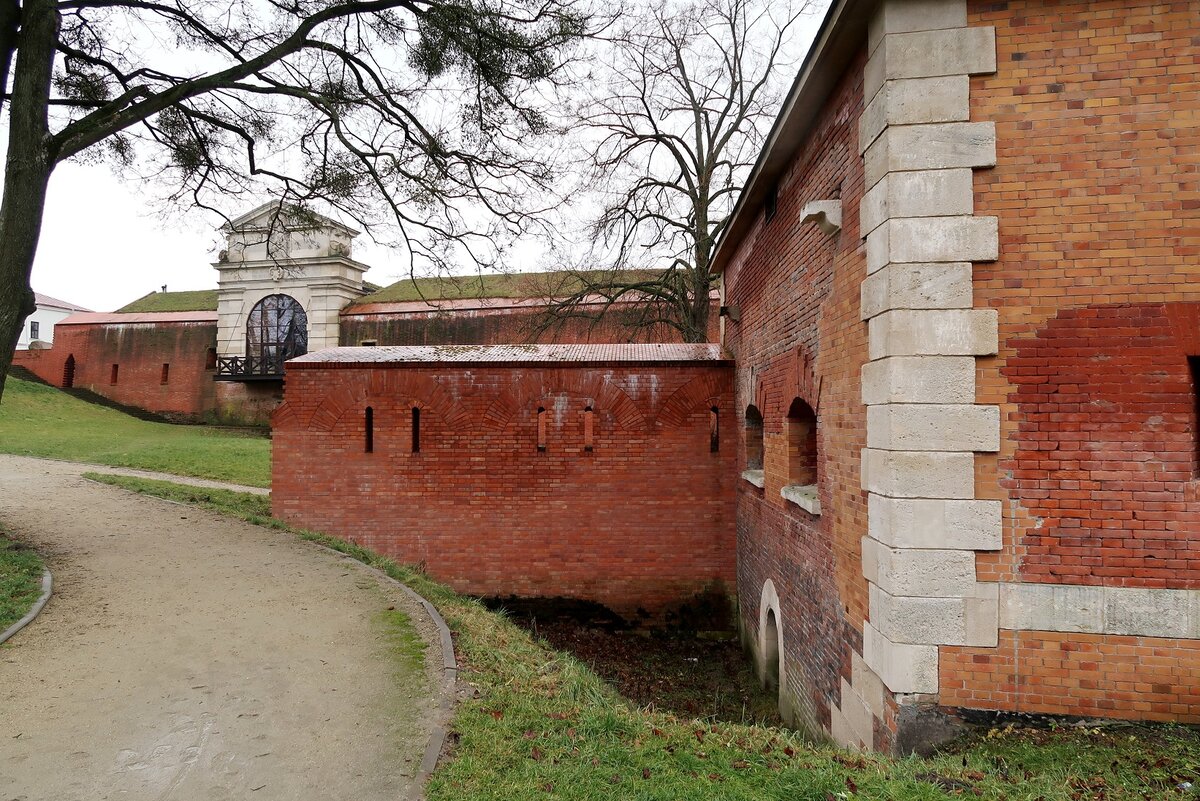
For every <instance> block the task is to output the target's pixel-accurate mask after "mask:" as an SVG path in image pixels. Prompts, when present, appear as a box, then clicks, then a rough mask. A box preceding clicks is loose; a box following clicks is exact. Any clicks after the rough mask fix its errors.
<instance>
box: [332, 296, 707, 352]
mask: <svg viewBox="0 0 1200 801" xmlns="http://www.w3.org/2000/svg"><path fill="white" fill-rule="evenodd" d="M484 303H485V304H486V303H487V302H486V301H485V302H484ZM718 311H719V308H718V304H717V303H716V302H714V304H713V307H712V311H711V314H710V315H709V336H708V341H709V342H716V341H717V340H718V338H719V333H718V324H717V320H718V315H717V313H718ZM642 323H643V313H642V312H641V311H639V310H638V309H637V308H634V307H630V308H619V307H618V308H615V309H613V310H612V311H611V312H609V313H608V314H606V315H605V316H604V317H603V318H601V319H600V320H599V321H593V320H587V319H568V320H562V321H558V322H555V323H553V324H551V325H549V326H547V325H546V323H545V319H544V310H543V309H541V308H540V307H538V306H531V305H528V304H519V305H512V302H511V301H507V300H503V299H500V300H497V301H496V302H495V305H482V304H471V305H468V304H465V303H462V302H459V303H458V304H456V306H455V307H447V308H445V309H442V310H439V309H433V308H430V307H428V306H425V305H424V304H417V303H403V304H400V303H388V304H384V303H379V304H370V305H363V306H352V307H350V308H349V309H347V310H346V311H345V312H343V313H342V324H341V338H340V343H341V344H342V345H359V344H361V343H362V342H364V341H375V342H376V344H379V345H446V344H461V345H508V344H517V343H549V342H554V343H560V344H581V343H626V342H680V341H681V339H680V336H679V332H678V331H677V330H675V329H674V328H671V327H670V326H668V325H663V324H661V323H660V324H653V325H643V324H642Z"/></svg>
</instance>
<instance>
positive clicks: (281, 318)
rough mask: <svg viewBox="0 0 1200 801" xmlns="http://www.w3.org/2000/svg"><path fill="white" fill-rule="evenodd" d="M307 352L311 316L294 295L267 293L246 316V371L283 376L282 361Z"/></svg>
mask: <svg viewBox="0 0 1200 801" xmlns="http://www.w3.org/2000/svg"><path fill="white" fill-rule="evenodd" d="M305 353H308V315H307V314H305V313H304V307H303V306H301V305H300V302H299V301H297V300H296V299H295V298H293V297H292V296H291V295H267V296H266V297H265V298H263V299H262V300H260V301H259V302H258V303H256V304H254V308H253V309H251V310H250V316H249V317H248V318H247V319H246V362H247V364H246V372H248V373H258V374H262V375H282V374H283V363H284V362H286V361H287V360H288V359H293V358H295V357H297V356H303V355H304V354H305Z"/></svg>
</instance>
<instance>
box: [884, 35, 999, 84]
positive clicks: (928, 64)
mask: <svg viewBox="0 0 1200 801" xmlns="http://www.w3.org/2000/svg"><path fill="white" fill-rule="evenodd" d="M995 71H996V29H995V28H992V27H977V28H975V27H973V28H948V29H942V30H930V31H913V32H910V33H889V34H887V35H885V36H883V37H882V39H881V41H880V42H879V45H878V46H877V47H876V48H875V49H874V51H873V52H872V53H871V57H870V58H869V59H868V60H867V65H866V67H865V68H864V70H863V95H864V97H865V98H866V99H867V100H868V101H870V100H871V99H872V98H874V97H875V95H876V93H877V92H879V90H880V89H881V88H882V87H883V84H884V82H885V81H892V80H896V79H898V78H935V77H939V76H943V75H984V74H987V73H991V72H995Z"/></svg>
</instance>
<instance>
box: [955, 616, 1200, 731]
mask: <svg viewBox="0 0 1200 801" xmlns="http://www.w3.org/2000/svg"><path fill="white" fill-rule="evenodd" d="M939 667H940V671H941V703H942V704H943V705H945V706H948V707H967V708H975V709H993V710H1001V711H1005V712H1036V713H1044V714H1051V715H1083V716H1088V717H1107V718H1127V719H1135V720H1174V721H1179V722H1181V723H1200V640H1164V639H1159V638H1155V637H1124V636H1116V635H1100V634H1075V633H1060V632H1048V631H1021V632H1014V631H1007V630H1002V631H1001V632H1000V646H999V647H998V648H958V647H943V648H942V649H941V659H940V664H939Z"/></svg>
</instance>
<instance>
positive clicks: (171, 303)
mask: <svg viewBox="0 0 1200 801" xmlns="http://www.w3.org/2000/svg"><path fill="white" fill-rule="evenodd" d="M216 310H217V290H215V289H197V290H194V291H191V292H151V293H150V294H149V295H143V296H142V297H140V298H138V299H137V300H135V301H134V302H133V303H129V304H126V305H125V306H122V307H121V308H119V309H117V312H116V313H117V314H142V313H145V312H185V311H216Z"/></svg>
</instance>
